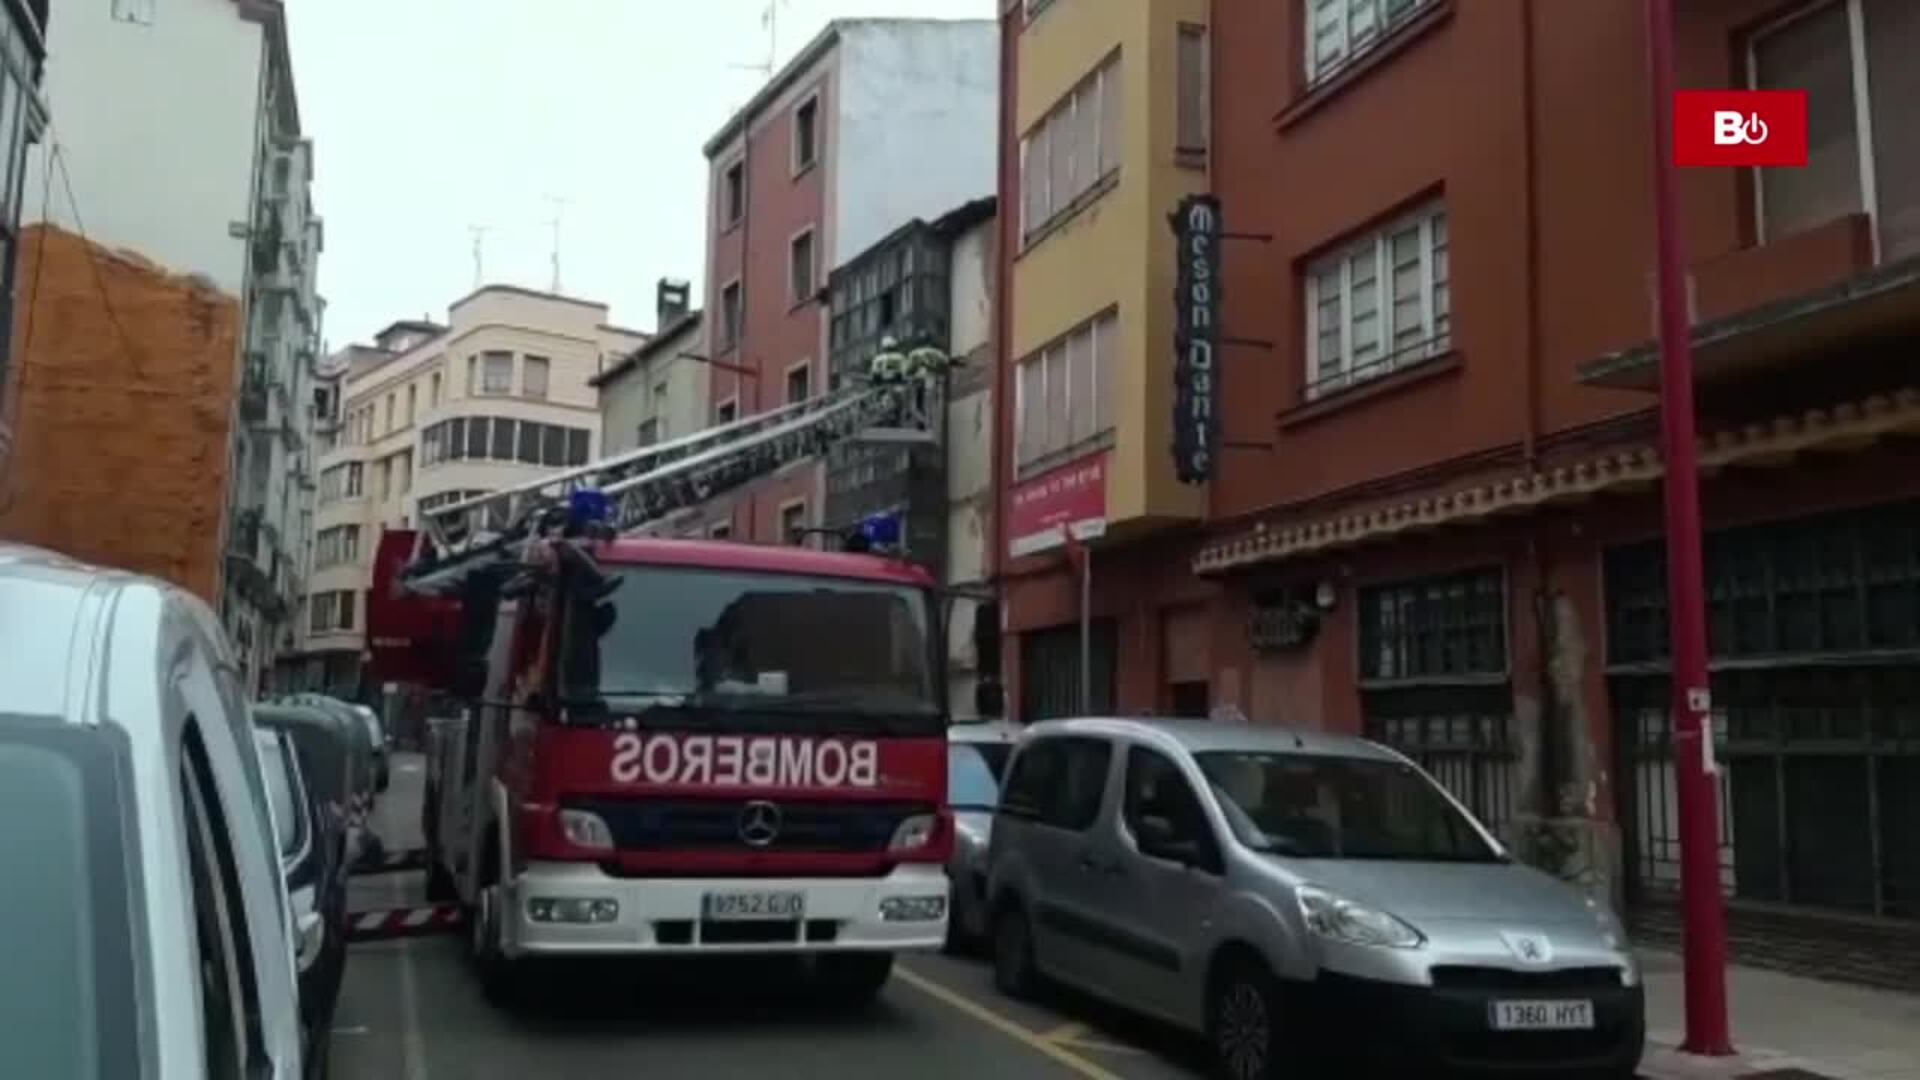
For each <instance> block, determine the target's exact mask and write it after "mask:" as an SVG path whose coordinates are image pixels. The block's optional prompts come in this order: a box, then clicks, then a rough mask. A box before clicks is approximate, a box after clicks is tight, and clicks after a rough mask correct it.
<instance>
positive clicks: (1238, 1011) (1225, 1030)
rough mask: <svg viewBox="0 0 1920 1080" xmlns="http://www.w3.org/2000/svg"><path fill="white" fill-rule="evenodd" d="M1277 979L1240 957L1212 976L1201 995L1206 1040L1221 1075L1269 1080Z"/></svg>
mask: <svg viewBox="0 0 1920 1080" xmlns="http://www.w3.org/2000/svg"><path fill="white" fill-rule="evenodd" d="M1280 1009H1281V1002H1280V995H1279V993H1278V985H1277V984H1276V983H1275V982H1274V979H1273V976H1271V975H1269V974H1268V973H1267V972H1266V971H1265V970H1264V969H1263V968H1261V967H1260V966H1259V965H1257V964H1255V963H1252V962H1250V961H1242V962H1240V963H1236V964H1234V965H1232V966H1231V967H1229V968H1228V969H1227V970H1225V971H1223V972H1222V973H1221V974H1220V975H1219V976H1218V977H1216V978H1215V979H1214V982H1213V987H1212V988H1211V990H1210V991H1209V993H1208V997H1207V1041H1208V1042H1209V1043H1210V1044H1211V1046H1212V1049H1213V1060H1214V1070H1215V1072H1217V1073H1218V1074H1219V1075H1220V1076H1221V1077H1222V1080H1272V1078H1273V1077H1275V1076H1277V1075H1279V1074H1278V1073H1277V1072H1276V1066H1275V1064H1274V1062H1275V1060H1276V1059H1277V1057H1278V1056H1279V1052H1280V1046H1281V1029H1282V1024H1283V1017H1282V1016H1281V1013H1280Z"/></svg>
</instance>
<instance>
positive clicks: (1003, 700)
mask: <svg viewBox="0 0 1920 1080" xmlns="http://www.w3.org/2000/svg"><path fill="white" fill-rule="evenodd" d="M973 713H974V715H975V716H978V717H980V718H981V719H983V720H998V719H1000V718H1001V717H1003V716H1005V715H1007V688H1006V687H1004V686H1002V685H1000V681H999V680H998V679H981V680H980V681H978V682H976V683H974V684H973Z"/></svg>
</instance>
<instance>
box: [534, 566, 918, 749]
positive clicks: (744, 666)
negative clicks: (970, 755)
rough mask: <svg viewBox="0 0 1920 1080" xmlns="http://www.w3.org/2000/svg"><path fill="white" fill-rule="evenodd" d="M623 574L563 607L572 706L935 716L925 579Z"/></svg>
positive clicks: (586, 710)
mask: <svg viewBox="0 0 1920 1080" xmlns="http://www.w3.org/2000/svg"><path fill="white" fill-rule="evenodd" d="M619 574H620V577H621V579H622V581H621V584H620V587H619V588H618V589H617V590H616V591H615V592H614V593H613V594H612V595H611V596H609V597H607V598H606V599H604V600H602V601H600V602H599V603H598V604H595V605H591V606H589V605H587V604H585V603H577V604H575V605H573V606H572V610H571V614H570V617H569V619H568V625H567V628H566V629H567V635H566V636H567V649H566V659H567V663H566V664H565V665H564V667H563V676H564V678H563V684H564V685H563V689H562V697H563V698H565V699H566V702H567V704H568V705H569V707H570V709H571V710H572V711H573V712H574V713H575V714H576V715H580V714H584V715H588V716H591V715H594V714H595V713H601V714H602V715H604V711H605V710H613V711H618V712H620V713H629V712H632V713H640V714H642V715H643V716H644V714H645V713H646V712H647V711H650V710H655V709H658V710H666V711H679V710H683V709H704V710H718V711H724V712H730V713H738V714H752V713H760V714H765V713H783V714H788V713H792V712H796V711H800V712H819V713H822V714H837V715H842V716H866V717H895V718H937V717H939V716H940V715H941V711H940V707H939V705H938V703H937V701H936V700H935V698H934V694H933V686H934V685H935V681H934V679H933V678H932V677H931V676H932V671H931V666H932V665H931V657H932V654H933V650H932V648H931V642H930V640H929V637H928V618H927V598H926V595H925V594H924V593H923V592H922V591H920V590H918V589H915V588H912V587H909V586H901V585H890V584H883V583H878V582H866V581H857V580H850V579H842V578H829V577H814V576H802V575H794V574H767V573H746V572H740V571H732V570H710V569H704V568H698V567H682V566H623V567H620V568H619ZM935 730H938V729H937V728H936V729H935Z"/></svg>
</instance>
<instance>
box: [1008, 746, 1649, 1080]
mask: <svg viewBox="0 0 1920 1080" xmlns="http://www.w3.org/2000/svg"><path fill="white" fill-rule="evenodd" d="M989 860H990V862H989V889H990V892H989V895H990V896H991V897H992V898H993V901H992V903H993V908H992V913H993V952H994V978H995V981H996V983H997V984H998V985H999V987H1000V988H1001V989H1002V990H1003V991H1005V992H1007V993H1009V994H1014V995H1026V994H1031V993H1032V992H1033V991H1034V990H1035V989H1036V987H1037V986H1038V985H1039V984H1040V982H1041V980H1042V979H1047V980H1058V981H1059V982H1062V983H1068V984H1071V985H1073V986H1075V987H1077V988H1078V989H1080V990H1082V991H1084V992H1086V993H1089V994H1092V995H1094V996H1097V997H1101V998H1106V999H1109V1000H1111V1001H1113V1002H1114V1003H1116V1004H1119V1005H1122V1006H1124V1007H1127V1008H1130V1009H1133V1010H1136V1011H1138V1012H1141V1013H1144V1014H1148V1015H1151V1016H1154V1017H1157V1018H1159V1019H1161V1020H1164V1021H1167V1022H1170V1023H1172V1024H1175V1025H1177V1026H1180V1027H1184V1028H1187V1029H1190V1030H1193V1031H1196V1032H1204V1033H1205V1034H1206V1036H1207V1038H1208V1041H1209V1043H1210V1045H1211V1048H1212V1052H1213V1056H1214V1058H1215V1061H1216V1063H1217V1065H1218V1068H1219V1071H1220V1073H1221V1074H1222V1075H1224V1076H1229V1077H1234V1078H1236V1080H1257V1078H1261V1077H1268V1076H1277V1075H1282V1074H1285V1075H1293V1070H1294V1067H1295V1066H1296V1065H1297V1064H1298V1063H1299V1062H1301V1061H1306V1060H1311V1059H1312V1058H1314V1057H1316V1056H1318V1055H1319V1054H1320V1053H1321V1052H1323V1051H1325V1052H1331V1053H1335V1054H1339V1055H1341V1056H1353V1057H1357V1058H1360V1059H1366V1060H1368V1063H1372V1064H1384V1065H1389V1066H1392V1067H1394V1068H1395V1074H1396V1075H1427V1074H1428V1073H1429V1072H1430V1071H1431V1070H1433V1069H1434V1068H1436V1067H1437V1068H1441V1069H1453V1068H1464V1069H1468V1070H1474V1071H1478V1070H1487V1069H1501V1068H1505V1069H1508V1070H1511V1069H1514V1068H1516V1067H1519V1068H1523V1069H1524V1071H1525V1073H1526V1075H1528V1076H1542V1077H1544V1076H1554V1075H1559V1074H1561V1072H1562V1071H1566V1072H1577V1073H1579V1074H1580V1075H1602V1076H1617V1077H1621V1078H1625V1077H1630V1076H1632V1075H1633V1074H1634V1071H1635V1068H1636V1067H1637V1065H1638V1064H1639V1060H1640V1056H1641V1050H1642V1042H1643V1039H1644V1036H1645V1002H1644V998H1643V991H1642V987H1641V983H1640V972H1639V968H1638V966H1637V964H1636V962H1635V960H1634V958H1633V954H1632V953H1631V952H1630V951H1629V949H1628V946H1627V942H1626V940H1625V934H1624V932H1623V931H1622V929H1621V927H1620V924H1619V922H1618V921H1617V920H1616V919H1615V918H1614V916H1613V915H1612V913H1611V912H1610V911H1609V910H1608V909H1607V908H1606V907H1605V906H1604V905H1602V904H1599V903H1596V902H1594V901H1591V900H1589V899H1588V898H1586V897H1584V896H1583V895H1582V894H1581V893H1580V892H1578V891H1577V890H1575V889H1573V888H1572V887H1570V886H1568V885H1566V884H1564V883H1562V882H1560V881H1558V880H1556V879H1554V878H1553V877H1550V876H1548V875H1547V874H1544V873H1541V872H1540V871H1538V870H1534V869H1532V868H1529V867H1527V866H1524V865H1522V864H1520V863H1518V862H1516V861H1515V860H1514V859H1513V858H1511V857H1510V856H1509V855H1508V854H1507V853H1506V852H1505V851H1504V850H1503V849H1502V848H1501V846H1500V844H1499V843H1498V842H1497V841H1496V840H1495V839H1494V838H1493V836H1492V834H1491V833H1489V832H1488V831H1487V830H1486V829H1485V828H1484V827H1483V826H1482V825H1481V824H1480V823H1479V822H1477V821H1475V820H1474V819H1473V817H1472V815H1471V814H1469V813H1468V812H1467V810H1466V809H1465V808H1464V807H1463V806H1461V805H1460V803H1459V802H1458V801H1456V800H1455V799H1454V798H1453V797H1452V796H1450V795H1449V794H1447V792H1446V791H1445V790H1444V789H1443V788H1442V787H1441V786H1440V785H1439V784H1437V783H1435V782H1434V781H1433V779H1432V778H1431V777H1430V776H1428V775H1427V774H1426V773H1425V772H1423V771H1422V770H1421V769H1420V768H1419V767H1418V766H1416V765H1415V764H1414V763H1413V762H1411V761H1409V760H1407V759H1406V758H1405V757H1403V756H1401V755H1400V754H1398V753H1395V752H1393V751H1392V750H1389V749H1386V748H1385V747H1382V746H1378V745H1376V744H1374V743H1371V742H1367V741H1365V740H1363V739H1358V738H1352V737H1347V736H1340V735H1328V734H1323V733H1318V732H1307V731H1288V730H1281V729H1275V728H1264V727H1252V726H1247V725H1241V724H1218V723H1208V722H1203V721H1142V720H1102V719H1083V720H1067V721H1049V722H1046V723H1042V724H1037V725H1035V726H1034V727H1032V728H1031V729H1029V731H1028V734H1027V736H1026V737H1025V739H1024V740H1023V741H1022V743H1021V745H1020V747H1019V749H1018V750H1017V751H1016V753H1015V755H1014V759H1013V762H1012V765H1011V766H1010V771H1009V773H1008V777H1007V782H1006V785H1005V792H1004V794H1003V795H1002V797H1001V802H1000V812H999V813H998V814H997V815H996V817H995V819H994V829H993V839H992V850H991V854H990V856H989ZM1341 1075H1344V1073H1342V1074H1341Z"/></svg>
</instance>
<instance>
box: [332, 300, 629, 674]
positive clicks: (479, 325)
mask: <svg viewBox="0 0 1920 1080" xmlns="http://www.w3.org/2000/svg"><path fill="white" fill-rule="evenodd" d="M447 315H448V318H447V321H446V323H445V324H444V325H442V324H438V323H433V322H426V321H413V320H408V321H402V322H397V323H394V324H393V325H391V326H389V327H388V328H387V329H386V330H384V331H382V332H381V333H380V334H379V335H378V336H377V337H376V338H375V341H374V343H373V347H372V348H363V349H360V350H357V351H356V352H355V354H354V355H353V356H352V357H351V360H350V363H349V367H348V370H347V373H346V376H345V378H344V380H343V381H342V383H341V386H340V406H339V409H340V412H339V416H340V421H339V423H340V430H339V436H338V439H337V442H335V444H334V445H333V446H332V448H331V449H329V450H327V451H326V452H324V453H322V454H321V455H320V456H319V458H318V460H317V462H316V466H315V467H316V469H317V470H318V471H317V476H316V487H317V488H318V492H319V503H318V509H317V511H316V517H315V523H314V524H315V538H314V560H313V574H312V577H311V579H310V581H309V582H308V591H307V597H306V613H305V620H306V624H307V631H306V632H307V647H308V650H309V651H308V656H307V664H308V668H307V672H308V679H309V680H310V681H309V682H308V685H314V684H315V683H316V682H318V683H319V684H322V685H325V686H326V687H328V688H329V689H331V690H332V691H333V692H336V693H342V694H345V695H347V696H349V697H354V698H358V699H361V700H367V701H374V700H380V699H381V698H382V697H384V696H386V695H388V694H390V693H392V692H393V688H386V687H374V686H370V685H367V684H366V683H365V682H364V681H363V678H362V673H361V667H360V660H361V657H362V654H363V652H364V650H365V642H366V593H367V589H368V588H369V587H370V586H371V584H372V580H373V555H374V552H375V550H376V549H377V548H378V546H379V539H380V534H381V532H382V531H384V530H386V529H390V528H401V529H404V528H412V527H415V526H417V525H418V523H419V521H420V517H421V515H422V514H423V513H426V512H428V511H430V510H432V509H433V508H435V507H438V506H445V505H448V504H450V503H454V502H458V501H460V500H462V499H467V498H472V497H474V496H476V495H480V494H484V493H487V492H491V491H496V490H498V489H500V488H503V487H510V486H513V485H515V484H518V483H522V482H524V481H527V480H531V479H535V478H537V477H539V476H541V475H543V474H545V473H548V472H551V471H555V470H558V469H562V468H565V467H568V466H572V465H582V464H585V463H586V462H587V461H588V460H590V459H591V458H593V457H594V456H596V455H598V454H599V453H601V447H600V430H601V428H600V402H599V398H598V394H597V393H596V391H595V388H594V386H593V385H592V380H593V378H594V377H595V376H596V375H597V374H598V373H599V372H600V371H601V369H602V367H603V365H605V364H606V362H607V360H608V358H609V357H614V356H626V355H630V354H632V353H633V352H634V350H636V349H638V348H639V347H640V346H642V345H644V344H645V343H646V341H647V340H648V339H647V337H646V335H644V334H642V333H640V332H638V331H635V330H629V329H625V328H622V327H619V326H615V325H613V324H611V323H609V322H608V310H607V307H606V305H604V304H599V303H594V302H591V301H586V300H579V299H574V298H571V297H565V296H556V295H553V294H549V293H541V292H535V291H532V290H529V289H521V288H517V287H514V286H508V285H489V286H486V287H485V288H482V289H479V290H476V291H475V292H473V293H471V294H469V295H468V296H466V297H464V298H462V299H460V300H458V301H455V302H454V304H453V305H452V307H450V308H449V309H448V312H447ZM502 524H504V522H502ZM387 704H389V705H391V704H392V702H391V700H390V699H389V700H388V701H387Z"/></svg>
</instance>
